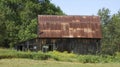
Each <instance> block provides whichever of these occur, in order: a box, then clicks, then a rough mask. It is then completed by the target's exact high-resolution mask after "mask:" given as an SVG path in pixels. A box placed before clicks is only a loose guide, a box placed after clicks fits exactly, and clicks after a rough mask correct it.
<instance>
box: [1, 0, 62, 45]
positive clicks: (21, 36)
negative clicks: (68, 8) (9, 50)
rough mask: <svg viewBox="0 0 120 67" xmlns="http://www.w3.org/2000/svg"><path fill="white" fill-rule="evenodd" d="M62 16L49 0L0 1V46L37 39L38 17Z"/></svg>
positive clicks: (60, 11)
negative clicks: (45, 15)
mask: <svg viewBox="0 0 120 67" xmlns="http://www.w3.org/2000/svg"><path fill="white" fill-rule="evenodd" d="M41 14H42V15H44V14H47V15H48V14H49V15H64V13H63V12H62V10H61V9H60V8H59V7H57V6H55V5H54V4H52V3H51V2H50V1H49V0H0V17H1V18H0V31H1V32H2V33H0V45H1V44H4V45H5V44H7V45H10V46H11V47H13V46H14V45H15V44H17V43H19V42H22V41H25V40H28V39H32V38H35V37H37V16H38V15H41Z"/></svg>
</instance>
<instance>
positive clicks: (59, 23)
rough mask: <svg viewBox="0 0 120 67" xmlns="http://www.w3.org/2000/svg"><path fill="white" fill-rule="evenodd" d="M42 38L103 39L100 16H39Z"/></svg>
mask: <svg viewBox="0 0 120 67" xmlns="http://www.w3.org/2000/svg"><path fill="white" fill-rule="evenodd" d="M38 36H39V37H40V38H101V26H100V18H99V17H98V16H58V15H39V16H38Z"/></svg>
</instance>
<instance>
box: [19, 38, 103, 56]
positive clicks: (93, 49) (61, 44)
mask: <svg viewBox="0 0 120 67" xmlns="http://www.w3.org/2000/svg"><path fill="white" fill-rule="evenodd" d="M21 46H22V47H21ZM100 46H101V45H100V39H88V38H87V39H85V38H83V39H80V38H79V39H78V38H72V39H70V38H64V39H57V38H55V39H54V38H53V39H51V38H47V39H44V38H43V39H39V38H37V39H31V40H28V41H25V42H22V43H20V44H18V45H17V49H19V50H23V51H26V50H31V51H39V50H41V51H43V52H46V51H52V50H57V51H61V52H63V51H68V52H73V53H77V54H89V53H90V54H95V53H97V52H100V48H101V47H100Z"/></svg>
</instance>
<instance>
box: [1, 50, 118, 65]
mask: <svg viewBox="0 0 120 67" xmlns="http://www.w3.org/2000/svg"><path fill="white" fill-rule="evenodd" d="M4 58H28V59H35V60H49V59H53V60H56V61H68V62H81V63H109V62H120V53H119V52H117V53H116V54H115V55H114V56H110V55H76V54H73V53H67V52H63V53H61V52H58V51H51V52H47V53H43V52H41V51H39V52H30V51H28V52H22V51H16V50H11V49H0V59H4Z"/></svg>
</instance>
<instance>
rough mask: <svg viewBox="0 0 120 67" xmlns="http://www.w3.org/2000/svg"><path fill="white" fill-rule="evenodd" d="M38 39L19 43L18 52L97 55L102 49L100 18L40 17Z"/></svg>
mask: <svg viewBox="0 0 120 67" xmlns="http://www.w3.org/2000/svg"><path fill="white" fill-rule="evenodd" d="M37 30H38V32H37V34H38V37H37V38H34V39H30V40H28V41H25V42H21V43H19V44H18V45H17V46H16V48H17V49H18V50H28V49H29V50H32V51H38V50H42V51H44V52H45V51H52V50H57V51H61V52H63V51H68V52H73V53H78V54H88V53H92V54H95V53H97V52H99V51H100V48H101V42H100V41H101V26H100V18H99V17H98V16H58V15H39V16H38V29H37Z"/></svg>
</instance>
